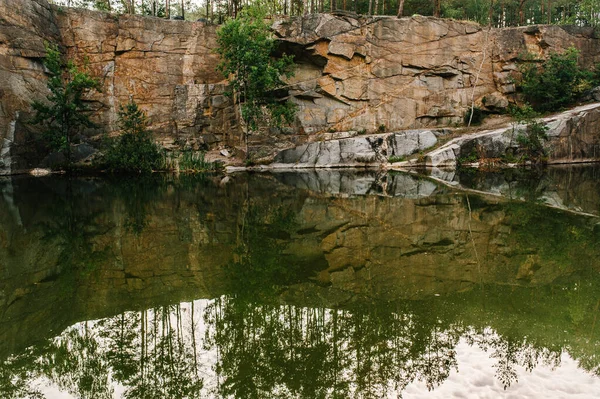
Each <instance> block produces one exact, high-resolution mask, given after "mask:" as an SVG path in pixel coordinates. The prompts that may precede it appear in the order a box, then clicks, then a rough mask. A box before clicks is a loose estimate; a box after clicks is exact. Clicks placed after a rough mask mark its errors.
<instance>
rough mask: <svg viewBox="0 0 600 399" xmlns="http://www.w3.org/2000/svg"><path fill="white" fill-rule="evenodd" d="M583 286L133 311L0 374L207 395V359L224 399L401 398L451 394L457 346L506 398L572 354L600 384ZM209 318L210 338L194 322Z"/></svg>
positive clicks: (90, 392) (35, 351) (136, 392)
mask: <svg viewBox="0 0 600 399" xmlns="http://www.w3.org/2000/svg"><path fill="white" fill-rule="evenodd" d="M582 279H583V280H584V281H585V280H593V281H594V283H593V284H591V283H585V284H582V283H581V282H580V281H577V282H569V283H565V284H564V285H562V286H557V287H547V288H544V289H541V290H540V289H539V288H535V289H526V288H520V289H517V288H514V287H513V288H509V289H507V288H504V287H486V288H485V290H484V291H480V290H474V291H472V292H467V293H463V294H457V295H456V296H455V297H448V298H446V299H442V298H435V299H433V298H432V299H429V300H421V301H401V302H396V303H388V302H385V301H376V302H373V301H371V300H364V299H357V300H356V301H354V302H353V303H351V304H348V305H347V306H346V307H345V308H344V309H324V308H302V307H296V306H292V305H279V304H264V303H250V302H248V301H244V300H243V298H240V297H233V296H223V297H221V298H218V299H216V300H213V301H210V302H209V304H208V306H206V307H205V308H204V309H200V311H198V312H194V307H193V304H192V306H191V310H190V306H187V307H185V311H184V309H183V308H184V307H183V306H179V305H176V306H163V307H157V308H154V309H151V310H146V311H141V312H127V313H124V314H122V315H118V316H115V317H111V318H108V319H104V320H101V321H98V322H89V323H82V324H79V325H76V326H74V327H71V328H69V329H67V330H66V331H65V332H64V333H63V334H62V335H61V336H60V337H58V338H55V339H52V340H49V341H48V342H46V343H44V344H41V345H38V346H35V347H32V348H30V349H28V350H27V351H25V352H24V353H23V354H21V355H18V356H13V357H11V358H10V359H8V361H5V362H4V364H2V365H1V366H0V389H1V391H0V392H2V393H4V394H5V395H4V396H3V397H7V398H13V397H19V396H22V395H24V394H27V395H29V396H30V397H32V398H35V396H34V394H35V393H34V392H32V393H27V392H29V391H32V389H31V388H30V386H31V382H32V381H35V380H37V379H38V378H39V377H43V376H46V378H48V379H49V380H50V381H53V382H54V383H55V384H56V385H58V386H59V387H61V388H62V389H64V390H66V391H69V392H71V393H73V394H74V395H75V396H78V397H90V398H91V397H98V398H102V397H104V396H105V395H106V394H107V393H109V392H111V391H112V388H111V386H112V385H113V384H116V383H118V384H119V385H121V386H123V387H124V388H125V393H124V397H125V398H131V399H134V398H135V399H141V398H163V397H178V398H179V397H181V398H195V397H201V395H202V396H207V395H208V394H209V392H203V393H201V389H202V388H203V385H204V382H203V380H202V378H200V377H199V375H202V372H201V371H200V370H201V368H202V367H203V365H202V363H201V362H199V361H198V353H199V351H200V350H209V351H212V353H218V356H217V359H216V364H215V365H214V366H213V370H214V371H215V372H216V373H217V375H218V380H217V381H213V382H214V383H216V384H217V385H216V386H214V387H211V388H210V389H214V390H215V391H214V392H211V393H212V394H214V395H215V396H218V397H240V398H241V397H243V398H262V397H274V398H289V397H310V398H313V397H314V398H347V397H365V398H372V397H381V395H382V394H384V393H386V394H388V395H394V394H395V395H396V396H399V397H400V396H401V394H402V391H403V390H404V389H405V388H406V386H407V385H408V384H410V383H411V382H413V381H422V382H423V383H424V384H425V386H426V387H427V388H429V389H435V388H436V387H437V386H439V385H440V384H442V383H443V382H444V381H445V380H446V379H447V378H448V375H449V373H450V371H451V370H452V369H453V368H456V367H457V360H456V353H455V347H456V345H457V344H458V342H459V340H460V339H464V340H465V341H466V342H467V343H469V344H470V345H475V346H477V347H479V348H481V349H483V350H484V351H486V352H488V353H489V354H490V356H491V357H492V358H493V359H495V365H494V368H495V374H496V378H498V380H499V381H500V382H501V383H502V384H503V385H504V386H505V387H508V386H509V385H511V384H514V383H515V382H516V381H517V380H518V374H517V373H518V372H521V371H519V370H522V369H521V368H524V369H525V370H527V371H531V370H533V369H534V368H535V367H537V366H538V365H539V364H546V365H549V366H551V367H556V366H558V365H559V364H560V357H561V354H562V353H563V351H564V350H567V351H568V352H569V353H570V354H571V355H572V356H574V357H575V358H576V359H578V360H579V362H580V365H581V366H582V367H584V368H585V369H586V370H590V371H592V372H595V373H598V364H600V360H599V359H598V358H597V356H596V344H597V342H598V339H597V337H598V333H593V335H589V334H588V333H589V331H588V330H589V326H590V325H591V324H592V321H593V318H594V317H595V313H594V312H595V311H597V309H596V306H597V302H598V301H597V298H598V297H600V291H599V290H600V285H598V284H597V280H598V276H597V274H596V275H595V277H594V276H593V275H590V276H582ZM569 298H571V299H569ZM273 299H274V298H273ZM507 306H508V307H509V308H510V309H511V310H510V311H504V312H503V311H498V309H506V307H507ZM202 312H203V313H204V322H205V327H204V329H203V331H204V335H202V333H200V334H198V333H197V332H196V330H197V326H198V321H197V319H194V318H195V317H197V318H199V316H200V314H202ZM571 315H572V316H571ZM578 315H583V319H581V317H579V316H578ZM195 320H196V321H195ZM490 325H493V326H495V328H494V329H492V328H490V327H489V326H490ZM205 389H207V388H205ZM11 395H12V396H11Z"/></svg>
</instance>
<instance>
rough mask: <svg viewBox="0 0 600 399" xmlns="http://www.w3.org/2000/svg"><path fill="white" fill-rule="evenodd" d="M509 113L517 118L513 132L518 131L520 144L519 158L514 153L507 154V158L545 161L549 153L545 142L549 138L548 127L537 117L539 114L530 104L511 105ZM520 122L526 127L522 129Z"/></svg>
mask: <svg viewBox="0 0 600 399" xmlns="http://www.w3.org/2000/svg"><path fill="white" fill-rule="evenodd" d="M509 113H510V114H511V116H512V117H513V118H514V119H515V123H514V124H513V132H517V137H516V142H517V144H518V145H519V149H518V153H519V158H517V157H515V155H514V154H506V156H505V158H506V160H507V161H511V162H512V161H514V160H517V161H518V160H519V159H520V160H525V161H531V162H533V163H541V162H543V161H544V160H545V158H546V155H547V154H546V150H545V149H544V143H543V142H544V141H546V140H548V136H547V135H546V131H547V130H548V127H547V126H546V125H544V124H543V123H542V122H540V121H539V120H538V119H537V118H538V117H539V114H538V113H537V112H536V111H535V110H534V109H533V107H531V106H530V105H529V104H524V105H523V106H521V107H519V106H515V105H513V106H511V107H509ZM519 124H522V125H525V129H524V130H523V129H520V128H519Z"/></svg>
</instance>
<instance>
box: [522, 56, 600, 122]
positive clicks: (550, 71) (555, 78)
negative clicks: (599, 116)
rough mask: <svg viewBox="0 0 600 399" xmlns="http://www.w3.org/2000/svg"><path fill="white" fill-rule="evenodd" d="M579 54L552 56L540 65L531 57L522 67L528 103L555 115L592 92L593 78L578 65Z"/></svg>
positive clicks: (536, 108) (589, 72)
mask: <svg viewBox="0 0 600 399" xmlns="http://www.w3.org/2000/svg"><path fill="white" fill-rule="evenodd" d="M578 56H579V50H577V49H575V48H573V47H570V48H569V49H567V50H566V51H565V52H564V53H561V54H559V53H551V54H550V56H549V58H548V59H547V60H545V61H542V62H539V61H537V60H535V59H534V58H532V56H528V57H527V58H528V59H527V61H529V62H527V63H525V64H523V65H522V66H521V73H522V79H521V82H520V84H519V87H520V89H521V91H522V92H523V97H524V99H525V101H527V102H528V103H530V104H531V105H532V107H533V108H534V109H535V110H536V111H539V112H552V111H557V110H560V109H561V108H563V107H566V106H568V105H571V104H573V103H574V102H575V100H577V98H578V97H579V96H580V95H581V94H583V93H584V92H585V91H587V90H589V89H590V88H592V84H593V80H594V75H593V73H592V72H591V71H587V70H584V69H582V68H581V67H580V66H579V65H578V64H577V58H578Z"/></svg>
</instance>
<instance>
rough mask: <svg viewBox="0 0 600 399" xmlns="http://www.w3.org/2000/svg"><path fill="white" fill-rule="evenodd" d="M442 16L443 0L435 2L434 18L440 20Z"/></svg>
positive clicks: (434, 0)
mask: <svg viewBox="0 0 600 399" xmlns="http://www.w3.org/2000/svg"><path fill="white" fill-rule="evenodd" d="M441 15H442V0H433V16H434V17H436V18H439V17H440V16H441Z"/></svg>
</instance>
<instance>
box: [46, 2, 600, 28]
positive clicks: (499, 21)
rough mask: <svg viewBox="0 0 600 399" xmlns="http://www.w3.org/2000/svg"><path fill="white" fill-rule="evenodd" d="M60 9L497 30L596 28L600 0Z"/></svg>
mask: <svg viewBox="0 0 600 399" xmlns="http://www.w3.org/2000/svg"><path fill="white" fill-rule="evenodd" d="M51 1H52V2H54V3H56V4H60V5H66V6H73V7H88V8H96V9H101V10H107V11H113V12H123V13H131V14H134V13H138V14H147V15H155V16H161V17H167V18H168V17H169V16H171V17H172V16H184V17H185V18H186V19H190V20H195V19H198V18H203V19H204V20H205V21H208V22H213V23H222V22H224V21H225V20H227V19H229V18H235V17H236V16H237V15H238V14H239V13H240V12H241V10H242V9H244V8H247V7H248V6H251V5H258V4H260V5H261V6H263V7H265V8H266V11H267V13H268V14H283V15H304V14H314V13H318V12H333V11H347V12H354V13H357V14H364V15H398V14H400V15H405V16H410V15H413V14H420V15H435V16H439V17H444V18H456V19H463V20H472V21H477V22H479V23H481V24H484V25H487V24H491V25H492V26H495V27H506V26H519V25H530V24H545V23H548V24H575V25H580V26H596V25H598V23H599V22H600V0H428V1H421V0H272V1H268V2H265V1H262V0H51Z"/></svg>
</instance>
